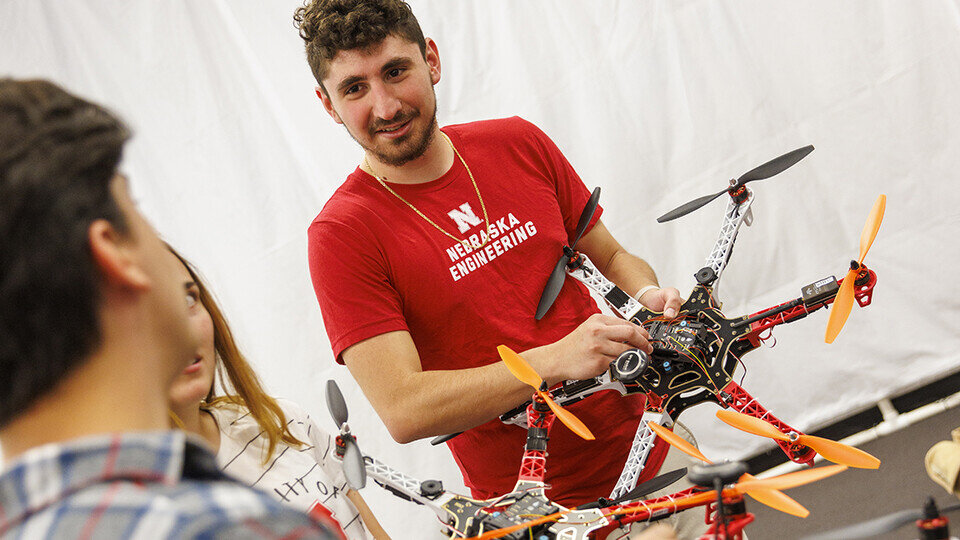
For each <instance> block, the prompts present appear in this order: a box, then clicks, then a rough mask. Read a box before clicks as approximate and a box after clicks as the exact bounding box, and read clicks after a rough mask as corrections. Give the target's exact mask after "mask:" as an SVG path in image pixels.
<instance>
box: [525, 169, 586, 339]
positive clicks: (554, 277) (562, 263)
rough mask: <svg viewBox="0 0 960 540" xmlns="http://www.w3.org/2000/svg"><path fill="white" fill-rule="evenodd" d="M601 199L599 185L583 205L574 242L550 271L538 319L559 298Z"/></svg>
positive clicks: (564, 248) (539, 307)
mask: <svg viewBox="0 0 960 540" xmlns="http://www.w3.org/2000/svg"><path fill="white" fill-rule="evenodd" d="M599 201H600V188H599V187H597V188H596V189H594V190H593V193H591V194H590V198H589V199H587V205H586V206H584V207H583V212H582V213H581V214H580V221H579V222H577V235H576V236H574V237H573V242H571V243H570V245H569V246H563V255H561V256H560V260H559V261H557V265H556V266H554V267H553V272H551V273H550V277H549V278H548V279H547V285H546V287H544V288H543V294H541V295H540V302H539V303H538V304H537V313H536V315H535V317H536V319H537V320H538V321H539V320H540V319H542V318H543V316H544V315H546V314H547V311H548V310H549V309H550V306H552V305H553V302H554V300H556V299H557V295H558V294H560V289H561V288H562V287H563V280H564V279H565V278H566V277H567V264H568V263H569V262H570V260H571V259H573V257H574V256H575V255H576V252H575V251H574V248H576V247H577V242H579V241H580V237H581V236H583V233H584V231H586V230H587V225H589V224H590V220H591V219H593V213H594V212H596V211H597V203H598V202H599Z"/></svg>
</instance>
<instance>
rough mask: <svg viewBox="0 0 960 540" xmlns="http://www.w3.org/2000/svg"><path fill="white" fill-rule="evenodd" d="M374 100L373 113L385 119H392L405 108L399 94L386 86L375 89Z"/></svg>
mask: <svg viewBox="0 0 960 540" xmlns="http://www.w3.org/2000/svg"><path fill="white" fill-rule="evenodd" d="M373 100H374V101H373V114H374V116H376V117H377V118H381V119H383V120H391V119H392V118H394V117H395V116H397V114H398V113H399V112H400V110H401V109H402V108H403V104H401V103H400V100H399V99H398V98H397V96H396V95H394V94H393V92H391V91H390V90H388V89H387V88H384V87H380V88H378V89H376V90H375V91H374V95H373Z"/></svg>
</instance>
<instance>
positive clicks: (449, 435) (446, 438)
mask: <svg viewBox="0 0 960 540" xmlns="http://www.w3.org/2000/svg"><path fill="white" fill-rule="evenodd" d="M461 433H463V432H462V431H458V432H456V433H447V434H446V435H438V436H436V437H434V438H432V439H430V444H432V445H434V446H437V445H438V444H443V443H445V442H447V441H449V440H450V439H452V438H454V437H456V436H457V435H459V434H461Z"/></svg>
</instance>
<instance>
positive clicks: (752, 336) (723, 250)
mask: <svg viewBox="0 0 960 540" xmlns="http://www.w3.org/2000/svg"><path fill="white" fill-rule="evenodd" d="M729 195H730V198H729V201H728V204H727V209H726V211H725V213H724V219H723V222H722V223H721V226H720V233H719V235H718V238H717V240H716V242H715V244H714V247H713V249H712V250H711V252H710V255H709V256H708V257H707V260H706V264H705V266H704V267H703V268H701V270H700V271H698V272H697V273H696V274H695V277H696V279H697V282H698V283H697V285H696V286H694V288H693V290H692V291H691V293H690V296H689V297H688V298H687V300H686V301H685V302H684V303H683V305H682V306H681V308H680V312H679V314H678V317H677V318H675V319H674V321H676V320H680V321H681V323H680V324H684V323H685V322H686V321H687V320H690V321H691V322H695V323H699V324H701V325H705V327H706V331H707V332H708V333H709V334H712V336H713V338H714V339H713V340H712V341H710V344H711V345H710V348H709V350H707V351H705V352H706V354H705V355H704V356H705V357H704V358H703V359H702V362H701V361H700V360H699V359H698V358H696V357H695V355H693V354H691V355H690V356H692V357H693V358H690V357H687V358H683V357H680V356H676V357H674V358H672V359H670V358H662V357H658V351H657V349H656V348H655V350H654V357H653V360H654V361H652V362H649V363H648V364H647V365H645V366H643V369H638V365H637V363H636V359H634V358H629V356H630V355H633V356H636V357H641V356H645V355H643V353H641V352H640V351H638V350H632V351H627V352H626V353H624V354H623V355H621V357H620V358H618V359H617V360H616V361H614V362H613V363H611V366H610V369H609V370H608V371H607V372H605V373H603V374H602V375H600V376H597V377H594V378H592V379H583V380H576V381H565V382H564V383H563V384H562V385H561V386H559V387H558V388H556V389H554V390H553V391H552V393H551V395H552V396H553V398H554V399H555V401H556V402H557V403H559V404H560V405H566V404H569V403H572V402H575V401H579V400H581V399H583V398H585V397H587V396H589V395H591V394H593V393H595V392H598V391H601V390H617V391H619V392H620V393H621V394H623V395H626V394H634V393H643V394H646V396H647V410H646V411H645V413H644V418H643V420H644V421H642V422H640V424H639V425H638V427H637V433H636V435H635V437H634V442H633V445H632V446H631V449H630V453H629V455H628V457H627V460H626V462H625V464H624V468H623V470H622V472H621V475H620V478H619V480H618V482H617V484H616V487H615V488H614V490H613V492H612V493H611V498H615V497H618V496H620V495H622V494H623V493H626V492H627V491H629V490H630V489H632V488H633V487H634V486H635V485H636V482H637V481H638V480H639V478H640V476H641V473H642V472H643V469H644V466H645V463H646V460H647V458H648V457H649V455H650V452H651V450H652V448H653V445H654V443H655V440H656V435H655V434H654V433H653V432H652V431H651V430H650V428H649V427H647V422H646V421H647V420H651V419H652V420H654V421H655V422H657V423H658V424H660V425H662V426H664V427H666V428H672V426H673V422H674V420H675V419H676V418H677V416H679V414H680V413H682V412H683V411H684V410H686V409H687V408H689V407H692V406H694V405H697V404H700V403H703V402H706V401H713V402H715V403H717V404H718V405H719V406H721V407H723V408H728V407H732V408H733V409H734V410H736V411H738V412H742V413H745V414H748V415H750V416H754V417H756V418H760V419H762V420H766V421H767V422H769V423H771V424H773V425H774V426H775V427H776V428H777V429H778V430H780V431H781V432H782V433H785V434H787V435H791V434H796V435H802V432H800V431H799V430H797V429H795V428H793V427H791V426H789V425H788V424H786V423H785V422H783V421H782V420H780V419H778V418H776V417H775V416H774V415H773V414H771V413H770V411H768V410H767V409H766V408H765V407H764V406H763V405H761V404H760V403H759V402H758V401H757V400H756V399H755V398H754V397H753V396H751V395H750V394H749V393H748V392H747V391H746V390H745V389H743V388H742V387H741V386H740V385H739V384H737V383H736V382H735V381H734V377H733V375H734V371H735V369H736V365H737V363H738V362H739V361H740V359H741V357H742V356H743V355H744V354H746V353H747V352H750V351H752V350H754V349H756V348H757V347H759V346H760V344H761V342H762V341H764V340H765V339H767V338H765V337H762V335H763V334H764V333H765V332H768V331H771V330H772V328H773V327H775V326H777V325H780V324H785V323H789V322H793V321H796V320H799V319H802V318H804V317H806V316H807V315H808V314H810V313H812V312H814V311H816V310H819V309H820V308H823V307H826V306H828V305H829V304H831V303H832V302H833V301H834V300H835V298H836V294H837V291H838V290H839V285H840V284H841V283H842V282H843V279H840V280H836V279H835V278H834V277H833V276H830V277H828V278H825V279H821V280H819V281H817V282H815V283H814V284H812V285H810V286H807V287H805V288H804V291H803V293H804V294H803V296H801V297H800V298H796V299H793V300H790V301H788V302H784V303H781V304H779V305H776V306H773V307H770V308H767V309H764V310H761V311H759V312H756V313H753V314H751V315H748V316H742V317H735V318H730V319H728V318H726V317H725V316H724V315H723V314H722V312H721V311H720V308H721V305H720V304H719V303H718V302H717V301H716V300H715V298H714V296H713V290H714V288H715V287H716V284H717V281H718V280H719V279H720V276H721V275H722V273H723V270H724V268H725V267H726V264H727V262H728V261H729V259H730V255H731V253H732V251H733V246H734V244H735V242H736V239H737V235H738V233H739V230H740V227H741V226H742V225H743V224H744V223H746V224H748V225H749V224H750V223H751V222H752V211H751V205H752V204H753V201H754V194H753V191H752V190H751V189H750V188H748V187H746V186H740V187H739V188H738V189H736V190H734V191H732V192H730V193H729ZM573 254H574V256H573V257H571V258H570V261H569V263H568V264H567V273H568V274H569V275H570V276H571V277H573V278H575V279H577V280H578V281H580V282H581V283H583V284H584V285H585V286H586V287H588V288H589V289H590V290H592V291H594V292H595V293H597V294H599V295H600V296H601V297H603V298H604V300H605V301H606V302H607V304H609V305H610V307H611V308H613V310H614V311H616V312H617V313H618V314H619V315H620V316H621V317H622V318H624V319H626V320H629V321H631V322H633V323H635V324H637V325H640V326H643V327H644V328H646V329H647V330H648V331H650V330H652V329H653V328H654V327H655V326H656V325H657V324H658V323H660V322H661V321H664V322H665V319H664V318H663V317H662V315H661V314H660V313H657V312H654V311H651V310H649V309H647V308H646V307H644V306H643V305H641V304H640V302H639V301H637V300H636V299H635V298H633V297H632V296H630V295H629V294H627V293H626V292H625V291H623V290H622V289H620V288H619V287H618V286H617V285H616V284H614V283H613V282H611V281H610V280H609V279H607V278H606V277H605V276H603V274H601V273H600V271H599V270H597V268H596V266H595V265H594V264H593V263H592V262H591V261H590V259H589V258H588V257H587V256H586V255H584V254H583V253H579V252H576V251H573ZM844 279H846V278H844ZM876 282H877V276H876V273H875V272H873V271H872V270H870V269H869V268H867V267H866V266H865V265H860V266H859V272H858V273H857V275H856V281H855V289H854V297H855V299H856V300H857V303H858V304H859V305H860V306H861V307H866V306H867V305H869V304H870V302H871V300H872V293H873V288H874V286H875V285H876ZM668 324H673V322H672V321H671V322H670V323H668ZM651 334H652V335H653V334H654V332H651ZM661 350H662V349H661ZM625 368H626V369H625ZM522 414H523V408H522V406H521V407H518V408H515V409H513V410H511V411H508V412H507V413H505V414H504V415H502V416H501V420H502V421H504V422H505V423H515V424H519V423H522V422H523V418H522ZM776 442H777V444H778V445H779V446H780V448H781V449H782V450H783V452H784V453H785V454H786V455H787V457H788V458H789V459H790V460H792V461H794V462H796V463H800V464H811V465H812V463H813V460H814V458H815V457H816V452H814V451H813V450H812V449H810V448H809V447H806V446H803V445H799V444H796V443H793V442H789V441H788V442H784V441H776Z"/></svg>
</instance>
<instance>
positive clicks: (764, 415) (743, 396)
mask: <svg viewBox="0 0 960 540" xmlns="http://www.w3.org/2000/svg"><path fill="white" fill-rule="evenodd" d="M719 398H720V399H721V400H722V402H723V403H722V404H723V405H726V406H729V407H732V408H733V410H735V411H738V412H742V413H744V414H748V415H750V416H753V417H754V418H759V419H761V420H766V421H767V422H769V423H770V424H772V425H773V426H774V427H776V428H777V429H778V430H779V431H780V432H781V433H784V434H786V435H789V434H791V433H796V434H798V435H801V434H802V433H801V432H800V431H798V430H796V429H794V428H792V427H790V426H788V425H787V424H786V423H784V422H782V421H781V420H780V419H778V418H777V417H775V416H773V415H772V414H770V411H768V410H767V409H766V408H764V407H763V405H761V404H760V403H759V402H757V400H756V399H754V398H753V396H751V395H750V394H748V393H747V391H746V390H744V389H743V388H742V387H741V386H740V385H739V384H737V383H735V382H733V381H730V382H729V383H727V385H726V386H724V387H723V390H722V391H721V392H720V395H719ZM776 443H777V444H778V445H779V446H780V448H781V449H782V450H783V453H785V454H786V455H787V457H788V458H790V460H791V461H794V462H796V463H801V464H810V463H813V458H814V457H816V455H817V453H816V452H814V451H813V450H811V449H810V448H807V447H806V446H803V445H798V444H794V443H791V442H784V441H776Z"/></svg>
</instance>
